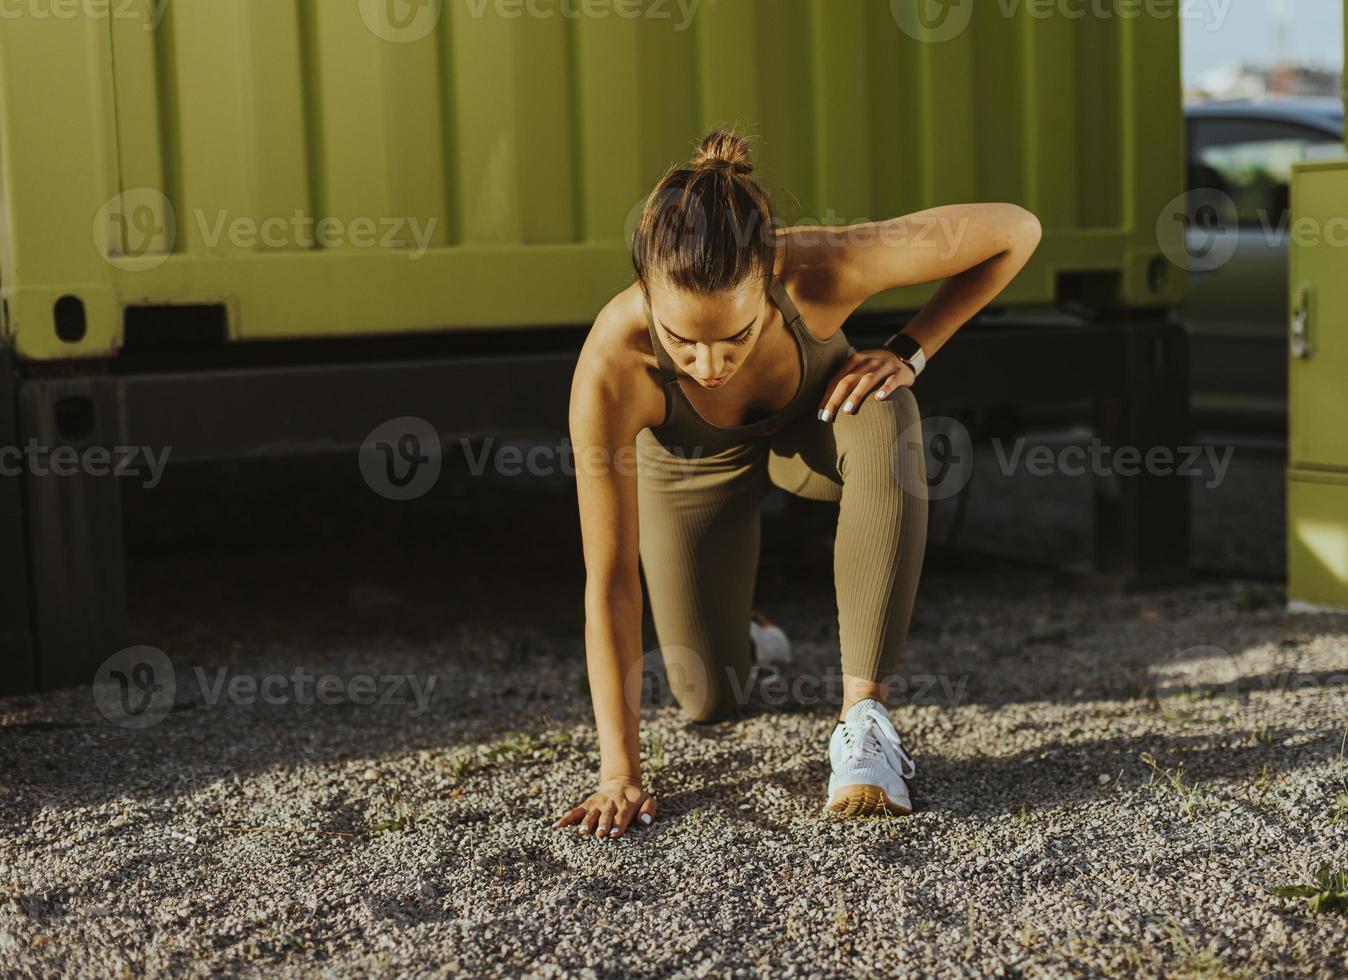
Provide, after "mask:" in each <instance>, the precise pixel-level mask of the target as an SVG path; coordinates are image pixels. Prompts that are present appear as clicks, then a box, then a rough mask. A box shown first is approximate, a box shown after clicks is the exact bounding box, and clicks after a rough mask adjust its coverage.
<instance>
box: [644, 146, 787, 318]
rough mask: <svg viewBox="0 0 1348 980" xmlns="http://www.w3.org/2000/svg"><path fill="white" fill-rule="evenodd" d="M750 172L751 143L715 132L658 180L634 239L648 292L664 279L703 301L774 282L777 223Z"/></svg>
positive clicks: (769, 205) (766, 198)
mask: <svg viewBox="0 0 1348 980" xmlns="http://www.w3.org/2000/svg"><path fill="white" fill-rule="evenodd" d="M753 170H754V164H753V160H752V159H751V157H750V155H749V144H748V141H747V140H745V139H744V137H742V136H739V135H737V134H735V133H732V132H728V131H726V130H724V129H718V130H716V131H715V132H713V133H711V134H709V135H708V136H707V138H706V139H704V140H703V141H702V144H701V145H700V146H699V147H698V149H697V152H696V153H694V154H693V158H692V160H691V161H690V162H689V163H688V164H687V165H686V166H682V167H674V168H671V169H670V170H669V171H668V172H667V173H666V174H665V176H664V177H663V178H661V180H660V183H659V184H657V185H656V187H655V190H654V191H652V192H651V195H650V197H648V198H647V199H646V206H645V207H644V209H643V210H642V212H641V219H640V220H639V221H638V222H637V226H636V231H635V233H634V234H633V236H632V265H633V267H634V268H635V269H636V274H637V281H638V282H640V283H641V288H642V291H643V292H645V293H646V294H647V295H648V296H649V295H650V290H649V288H648V285H649V283H650V281H651V280H652V279H664V280H665V281H666V282H668V283H669V284H670V285H671V286H673V287H675V288H677V289H681V290H683V291H685V292H690V293H696V294H699V295H704V296H705V295H711V294H714V293H718V292H721V291H722V290H725V289H733V288H735V287H736V286H738V285H740V284H741V283H742V282H744V280H746V279H748V278H749V277H751V276H755V275H761V276H764V277H766V276H769V275H771V274H772V266H773V257H774V254H775V251H776V247H775V239H774V234H773V233H774V230H775V228H776V215H775V213H774V211H773V207H772V199H771V198H770V197H769V195H768V193H767V192H766V191H765V190H763V188H762V186H761V185H760V184H759V183H758V181H757V180H756V179H754V177H753V176H751V175H752V174H753Z"/></svg>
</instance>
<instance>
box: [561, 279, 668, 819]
mask: <svg viewBox="0 0 1348 980" xmlns="http://www.w3.org/2000/svg"><path fill="white" fill-rule="evenodd" d="M611 305H612V304H611ZM621 336H622V331H621V329H620V324H619V322H617V315H616V314H615V313H613V312H612V311H611V309H609V308H606V309H605V311H604V312H603V313H601V314H600V316H599V318H598V319H597V320H596V321H595V326H594V328H593V329H592V330H591V331H590V334H589V337H588V338H587V339H586V342H585V345H584V347H583V348H582V350H581V353H580V358H579V360H578V361H577V364H576V372H575V375H574V377H573V379H572V384H571V402H570V409H569V419H570V430H571V445H572V451H573V453H574V458H575V470H576V494H577V498H578V502H579V508H580V525H581V537H582V540H583V547H584V555H585V663H586V669H587V671H588V673H589V678H590V698H591V701H592V702H593V705H594V717H595V726H596V729H597V731H598V735H599V787H598V789H597V790H596V792H594V793H593V794H591V795H590V797H589V798H588V799H586V800H585V801H584V802H582V803H581V804H580V805H578V806H576V807H574V808H572V809H571V810H570V811H569V812H567V813H566V814H565V815H564V816H563V817H562V818H561V819H560V820H558V822H557V823H556V825H555V826H558V827H565V826H569V825H571V824H575V825H577V830H578V831H579V832H580V833H583V834H584V833H589V834H593V835H594V836H596V837H617V836H620V835H621V834H622V833H623V832H624V831H625V830H626V829H627V827H628V825H629V824H630V823H631V821H632V820H633V819H634V818H635V817H637V816H638V814H640V815H641V819H642V823H650V821H651V820H652V819H654V817H655V799H654V797H652V796H651V795H650V794H649V793H647V792H646V791H645V789H644V787H643V786H642V779H641V747H640V740H639V725H640V706H641V684H642V649H641V647H642V643H641V617H642V593H641V578H640V573H639V570H638V569H639V561H640V559H639V551H640V549H639V540H640V539H639V531H638V519H637V482H636V480H637V478H636V436H637V433H638V432H639V431H640V430H641V429H642V428H645V427H646V426H647V425H649V424H651V421H650V419H646V418H644V417H643V416H644V415H646V414H647V413H648V412H649V411H650V410H651V409H652V407H653V404H654V402H653V400H652V391H653V390H654V391H655V393H658V394H659V396H660V399H661V403H660V404H661V408H663V392H659V391H658V388H655V386H652V385H651V384H650V383H649V380H648V378H647V377H646V375H645V372H644V371H643V370H642V368H641V365H640V360H639V359H638V357H637V355H636V354H635V353H634V352H632V351H624V350H623V349H622V341H621V339H620V338H621Z"/></svg>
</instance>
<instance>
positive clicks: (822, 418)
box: [819, 408, 828, 422]
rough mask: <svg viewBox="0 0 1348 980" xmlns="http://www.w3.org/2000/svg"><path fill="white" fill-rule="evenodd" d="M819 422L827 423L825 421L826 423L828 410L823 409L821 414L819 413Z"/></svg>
mask: <svg viewBox="0 0 1348 980" xmlns="http://www.w3.org/2000/svg"><path fill="white" fill-rule="evenodd" d="M819 421H820V422H827V421H828V409H827V408H826V409H824V410H823V411H822V412H820V413H819Z"/></svg>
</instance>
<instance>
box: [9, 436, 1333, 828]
mask: <svg viewBox="0 0 1348 980" xmlns="http://www.w3.org/2000/svg"><path fill="white" fill-rule="evenodd" d="M126 511H127V515H126V525H127V528H126V530H127V541H128V549H129V588H130V597H131V610H130V613H131V627H132V628H131V640H132V642H133V643H139V644H149V645H152V646H156V647H159V648H160V649H163V650H164V651H165V652H166V653H168V654H169V655H170V657H171V658H172V659H173V661H174V664H175V667H177V668H178V670H179V674H180V676H191V671H192V668H193V667H194V666H200V667H202V668H203V669H204V670H206V671H207V673H208V674H209V673H210V672H211V671H217V670H219V669H220V668H222V667H224V668H228V669H229V670H231V671H235V672H261V673H266V672H289V671H291V670H293V669H294V668H296V667H303V668H304V669H306V670H308V671H310V672H311V673H320V672H323V671H331V672H334V673H336V674H338V675H341V676H347V677H349V676H350V675H352V674H355V673H360V672H365V673H371V674H376V675H378V674H382V673H406V674H420V675H430V674H434V675H436V676H437V678H438V680H439V684H438V686H437V689H436V691H435V696H434V699H433V701H431V703H430V705H429V707H428V709H427V710H426V711H425V713H424V714H421V715H419V716H413V715H411V714H410V713H409V709H408V708H407V706H406V705H403V706H401V707H398V706H387V707H379V706H371V705H361V704H353V703H350V702H347V703H344V704H336V705H327V706H324V705H318V706H313V707H310V708H299V707H296V706H294V705H290V706H280V707H271V706H267V705H258V706H256V707H252V708H241V707H238V706H228V707H225V706H211V705H208V704H205V703H202V702H201V700H200V698H199V697H197V696H196V695H195V694H188V695H186V696H184V697H182V698H181V700H182V702H183V703H182V705H181V707H182V708H183V710H179V711H176V712H174V713H173V714H171V715H170V716H169V717H168V718H167V719H165V720H164V721H163V722H162V723H160V724H159V725H158V726H156V727H155V728H153V729H151V730H149V731H147V732H135V731H128V730H125V729H121V728H117V727H116V726H114V725H112V724H110V723H108V722H106V721H104V719H103V718H102V717H100V716H99V715H98V714H97V712H96V711H95V710H94V708H93V706H92V703H91V700H92V699H91V698H90V696H89V692H88V691H79V690H76V691H69V692H60V693H57V694H52V695H45V696H41V697H25V698H12V699H8V700H7V701H6V702H4V703H3V705H0V711H2V712H3V713H4V714H5V715H7V716H8V717H10V718H13V719H14V721H13V722H12V723H11V724H8V725H4V726H0V772H3V773H4V774H5V777H4V778H5V781H7V782H8V781H11V780H12V781H14V782H15V783H22V784H24V785H25V786H26V787H27V788H28V790H29V792H28V793H27V794H26V795H25V796H24V797H23V798H22V799H21V800H14V799H8V800H6V805H5V806H4V807H3V814H2V815H0V821H3V823H4V825H6V826H16V825H18V824H20V823H22V821H24V820H25V818H26V816H27V815H29V814H31V813H32V812H33V810H34V809H35V808H37V807H44V806H45V807H57V808H60V807H65V806H77V805H89V804H100V803H105V802H108V801H112V800H116V799H119V798H121V797H130V798H132V799H140V800H154V799H172V798H174V797H175V796H177V795H178V794H180V793H181V792H182V791H183V789H184V784H183V775H182V774H183V773H184V772H189V773H191V774H192V776H191V778H192V780H193V781H195V782H197V783H200V782H206V781H211V780H230V779H234V778H236V777H238V778H246V777H247V776H249V775H250V774H253V773H259V772H263V771H265V770H267V769H270V768H273V767H294V766H301V765H312V766H323V765H332V764H334V763H340V762H343V761H345V760H347V759H350V758H351V753H353V752H358V754H359V757H360V758H361V759H362V760H365V759H379V758H384V757H398V756H403V755H406V754H408V753H412V752H417V751H421V750H425V751H429V752H430V753H432V754H433V756H434V757H435V758H436V759H439V758H440V757H441V756H442V755H444V754H445V753H448V752H450V751H451V750H452V749H454V748H455V747H461V746H480V745H484V744H490V743H493V742H497V741H499V740H501V739H502V738H504V737H505V736H506V735H507V734H508V733H509V732H511V731H514V730H517V729H518V730H524V731H531V732H535V733H541V732H548V731H556V730H558V729H560V728H578V729H580V730H587V729H588V728H589V727H590V726H591V725H592V721H591V717H592V716H591V713H590V707H589V703H588V699H587V695H586V693H585V687H584V649H583V628H584V621H583V591H584V567H583V561H582V555H581V546H580V534H579V522H578V518H577V515H576V509H575V499H574V490H573V489H571V488H568V487H565V486H564V487H562V488H553V489H551V490H549V491H547V492H522V491H520V490H518V489H515V488H512V487H509V486H495V487H489V488H486V489H484V488H482V487H476V486H473V485H471V484H470V483H467V482H465V481H464V480H463V479H462V478H461V476H460V477H455V476H453V475H451V476H448V477H446V479H444V480H443V481H442V483H441V484H440V485H439V486H437V488H436V489H435V490H434V491H433V492H432V493H430V494H428V495H427V496H426V497H424V498H421V499H419V500H415V501H409V502H402V503H399V502H393V501H389V500H385V499H383V498H381V497H379V496H378V495H376V494H374V493H373V492H372V491H370V490H369V488H367V487H366V486H365V485H364V484H363V483H362V481H361V479H360V476H359V473H358V471H357V468H356V467H355V466H354V465H351V461H350V460H345V459H343V460H337V461H324V460H319V461H310V462H298V463H296V464H294V465H293V466H285V467H281V466H276V465H264V464H256V465H253V464H250V465H245V466H233V467H183V468H181V469H180V470H173V469H170V470H169V471H168V474H167V475H166V477H165V481H164V483H163V484H162V485H161V486H160V487H158V488H157V489H155V490H154V491H137V490H136V489H135V488H129V489H128V491H127V500H126ZM835 519H836V510H835V509H833V508H828V507H821V506H817V505H808V504H807V505H805V506H803V507H799V506H795V505H794V503H793V505H792V506H791V507H788V508H787V509H786V511H785V513H784V514H781V515H778V516H772V517H769V518H768V519H767V520H766V521H765V525H764V539H763V551H762V560H761V565H760V576H759V583H758V597H759V600H760V605H762V606H764V607H765V608H766V609H767V610H769V611H770V613H772V614H773V618H774V619H776V620H777V621H778V622H780V623H781V624H782V625H783V626H784V627H785V628H786V629H787V631H788V633H789V634H790V635H791V636H792V637H793V640H795V641H797V643H798V644H799V646H800V647H801V649H802V650H804V651H805V656H806V659H807V660H809V659H810V658H811V657H813V658H814V660H815V661H817V662H814V663H809V664H807V669H809V668H811V667H812V668H813V669H815V670H817V671H818V672H819V673H821V674H822V673H827V672H830V671H836V669H837V668H836V650H837V640H836V636H837V633H836V630H837V622H836V606H835V604H834V596H833V586H832V560H833V558H832V553H831V540H830V533H831V529H832V523H833V521H834V520H835ZM1270 519H1272V518H1270ZM1032 557H1033V556H1032ZM1044 557H1047V558H1051V557H1052V556H1044ZM1070 585H1071V580H1070V579H1065V578H1064V577H1062V576H1060V575H1057V574H1055V573H1053V572H1050V571H1035V570H1033V569H1029V568H1026V567H1025V566H1024V565H1023V564H1009V563H1003V562H1000V561H999V562H998V563H996V564H991V565H989V564H988V563H985V562H975V563H974V567H968V566H967V565H966V566H965V567H963V568H962V569H960V570H958V571H955V570H952V569H951V568H949V567H944V568H943V567H942V563H941V562H934V563H933V564H932V566H931V567H930V568H929V569H928V571H927V573H926V574H925V575H924V579H923V583H922V587H921V591H920V593H919V599H918V609H917V613H916V616H915V620H914V623H913V626H912V629H911V631H910V637H909V641H910V642H909V651H908V654H907V668H908V670H910V671H911V672H914V673H924V672H925V673H928V674H944V675H946V676H947V677H949V678H952V679H954V680H955V681H958V680H959V679H960V678H961V677H963V678H964V679H965V680H966V681H967V683H966V685H965V686H964V687H963V688H962V689H960V694H959V697H960V698H961V699H962V700H961V702H960V703H965V704H968V703H972V704H984V705H988V706H990V707H996V706H999V705H1003V704H1007V703H1009V702H1014V701H1057V702H1066V703H1076V702H1080V701H1083V700H1088V699H1091V698H1099V697H1109V698H1113V699H1129V698H1136V697H1140V696H1144V695H1145V692H1146V691H1147V689H1148V688H1149V686H1150V685H1151V683H1152V682H1151V676H1150V671H1151V669H1152V667H1153V666H1155V665H1157V664H1161V663H1163V662H1166V661H1167V660H1169V659H1170V658H1173V657H1174V656H1175V652H1176V651H1177V650H1180V649H1183V648H1184V647H1193V646H1199V645H1202V644H1207V643H1222V642H1226V643H1228V644H1230V645H1232V646H1233V647H1236V645H1237V644H1238V645H1239V646H1238V647H1237V648H1236V649H1233V651H1232V652H1239V649H1244V648H1247V647H1249V646H1250V645H1254V644H1263V643H1273V644H1278V643H1285V642H1287V634H1288V632H1289V630H1292V629H1294V628H1296V629H1302V630H1305V629H1310V628H1314V629H1317V630H1329V629H1334V630H1339V629H1342V630H1348V616H1344V617H1326V618H1323V619H1317V620H1315V621H1314V625H1313V627H1312V626H1309V625H1307V622H1306V621H1305V620H1304V618H1297V617H1287V616H1285V615H1283V614H1282V613H1281V612H1280V611H1279V610H1278V603H1279V601H1280V600H1279V598H1278V595H1277V592H1276V589H1271V588H1270V589H1264V590H1260V589H1253V590H1251V589H1246V590H1244V591H1239V590H1235V589H1233V586H1232V585H1231V584H1230V583H1224V582H1200V583H1197V584H1195V585H1194V586H1192V587H1191V588H1190V589H1189V590H1184V591H1183V592H1182V593H1179V592H1175V591H1171V592H1167V593H1161V594H1156V595H1128V596H1096V595H1091V594H1087V593H1081V594H1078V593H1075V592H1073V591H1072V590H1071V589H1070V588H1069V586H1070ZM1180 594H1183V595H1185V596H1187V598H1186V599H1185V600H1184V602H1187V603H1188V604H1189V605H1193V604H1194V603H1195V602H1198V601H1202V602H1208V603H1211V604H1213V605H1214V608H1217V609H1218V610H1219V611H1220V615H1216V614H1214V615H1212V616H1210V617H1208V618H1207V619H1203V620H1201V621H1200V622H1198V623H1197V624H1195V623H1194V622H1191V621H1186V620H1184V617H1185V616H1186V615H1187V611H1186V608H1184V602H1180V600H1178V599H1176V596H1177V595H1180ZM1228 600H1229V601H1228ZM1172 607H1173V608H1172ZM1175 621H1183V625H1182V628H1181V629H1177V627H1176V626H1175V625H1174V622H1175ZM1119 622H1123V623H1124V624H1126V625H1125V627H1124V628H1120V627H1119V626H1118V623H1119ZM1110 623H1112V624H1114V625H1113V626H1112V627H1111V629H1112V630H1113V632H1109V631H1107V630H1104V629H1103V628H1102V626H1103V625H1104V624H1110ZM644 639H645V642H646V644H647V647H646V648H647V649H651V648H652V647H653V646H654V645H655V640H654V632H653V629H652V627H651V623H650V621H649V617H648V618H647V621H646V623H645V637H644ZM110 652H111V651H110ZM1265 679H1266V678H1265V677H1264V676H1260V675H1256V676H1252V677H1248V678H1244V679H1242V680H1241V681H1240V682H1238V683H1237V688H1238V689H1258V687H1259V685H1260V684H1263V683H1264V682H1265ZM1315 680H1316V681H1317V682H1320V683H1322V684H1330V683H1341V681H1336V680H1334V678H1333V677H1332V676H1317V677H1316V678H1315ZM934 703H936V704H937V706H938V707H939V706H940V704H941V702H940V701H937V702H934ZM193 705H195V706H194V707H193ZM1141 706H1142V702H1139V710H1141ZM819 710H826V709H822V708H820V707H818V706H808V705H799V704H793V703H791V702H788V703H786V704H781V705H776V706H761V705H760V706H757V707H754V706H751V709H750V711H749V712H748V713H749V714H750V715H753V714H769V715H771V714H774V713H781V714H791V713H797V712H807V711H819ZM900 710H901V709H900ZM239 712H247V714H246V715H245V716H244V721H245V722H246V723H245V724H240V723H239V722H240V717H239V714H238V713H239ZM353 731H355V732H356V733H357V734H358V740H356V741H353V739H352V737H351V736H352V733H353ZM709 737H714V736H709ZM1205 741H1206V740H1195V741H1192V742H1191V741H1188V740H1185V739H1168V740H1167V739H1162V740H1160V741H1159V742H1157V741H1156V740H1149V741H1148V742H1147V743H1146V744H1142V745H1139V743H1137V742H1136V741H1135V740H1132V739H1120V740H1117V741H1110V740H1106V741H1102V742H1087V743H1081V744H1079V745H1073V746H1072V747H1071V748H1070V749H1063V750H1062V751H1061V753H1056V752H1050V753H1049V754H1048V755H1047V757H1045V758H1039V757H1037V756H1036V757H1035V758H1033V759H1030V758H1016V757H1012V758H1009V759H1003V758H998V759H995V760H994V759H989V760H985V761H982V760H980V761H973V762H967V763H960V764H958V765H952V764H949V763H944V762H942V761H941V759H940V757H939V756H938V755H935V754H926V753H924V755H926V759H927V762H926V765H925V766H924V776H925V779H924V785H925V786H930V787H932V790H931V798H932V799H933V800H940V801H941V802H940V806H942V807H945V808H950V809H952V810H953V811H955V812H964V813H971V814H979V815H986V816H989V817H995V816H999V815H1005V814H1008V813H1013V812H1015V810H1016V808H1018V807H1019V806H1020V805H1021V804H1022V803H1024V802H1025V801H1026V798H1027V796H1028V794H1027V793H1026V792H1022V793H1021V794H1020V798H1018V799H1006V798H1003V797H1001V796H999V795H996V794H991V795H986V796H970V797H968V798H967V801H966V798H965V797H963V796H961V795H959V794H960V793H961V792H966V793H967V792H973V791H975V790H976V789H977V788H978V787H980V786H985V785H1012V786H1015V785H1018V784H1019V783H1020V779H1008V778H1007V770H1008V767H1010V768H1011V770H1012V771H1015V770H1017V769H1019V770H1022V771H1023V778H1024V779H1025V780H1026V781H1029V782H1027V783H1026V785H1027V786H1028V785H1033V787H1034V790H1033V799H1034V802H1035V803H1036V804H1043V805H1050V804H1052V803H1055V802H1061V801H1070V800H1078V799H1080V800H1088V799H1094V798H1096V797H1097V796H1098V795H1099V793H1100V792H1101V791H1099V790H1098V789H1097V788H1096V787H1095V786H1094V785H1093V784H1092V783H1091V780H1093V779H1094V778H1095V776H1096V775H1097V774H1099V773H1104V772H1110V773H1112V772H1116V771H1117V770H1118V769H1119V768H1120V767H1127V766H1132V765H1135V764H1136V752H1137V751H1138V750H1139V749H1142V748H1145V749H1146V750H1147V751H1150V752H1152V754H1153V755H1155V756H1156V757H1157V758H1158V759H1160V758H1161V757H1162V754H1163V753H1177V754H1179V753H1182V754H1184V757H1185V758H1186V759H1187V760H1188V761H1189V764H1190V767H1191V769H1193V770H1194V771H1196V772H1202V773H1204V774H1205V775H1210V776H1227V777H1243V776H1245V775H1248V774H1249V772H1250V771H1251V770H1252V768H1254V767H1256V756H1257V753H1255V752H1253V751H1245V750H1242V749H1232V748H1227V747H1221V748H1218V747H1214V746H1206V747H1204V746H1203V745H1202V743H1203V742H1205ZM589 750H590V749H589V746H588V743H587V744H586V745H583V746H579V747H573V748H571V749H569V750H568V751H576V752H580V751H589ZM917 751H919V752H923V747H922V746H917ZM731 756H732V757H733V752H732V753H731ZM724 758H725V757H724V756H723V757H722V759H723V761H724ZM362 764H363V763H362ZM435 768H436V767H435V766H434V765H428V766H427V769H428V772H433V771H435ZM1087 768H1088V769H1089V772H1083V770H1084V769H1087ZM822 771H823V769H822V763H821V762H818V761H816V762H811V763H810V764H809V767H808V768H805V769H803V770H802V771H801V775H800V776H799V777H796V778H799V779H802V780H808V782H809V783H810V785H811V787H816V788H817V783H818V781H819V776H820V773H821V772H822ZM704 775H705V778H706V785H705V787H703V788H700V789H696V790H693V789H688V790H679V791H676V792H674V793H673V794H671V796H670V797H668V798H665V799H663V800H662V806H663V807H665V808H666V812H667V813H671V814H686V813H688V812H690V811H691V810H693V809H695V808H696V806H697V805H698V801H699V800H702V799H710V800H720V799H723V798H725V797H727V796H729V795H731V794H733V793H737V792H740V788H739V787H738V786H737V785H736V784H735V783H734V781H733V780H718V779H717V774H716V773H706V774H704ZM994 776H995V779H994ZM783 778H784V779H785V780H786V781H787V784H792V785H794V783H793V777H791V776H790V775H789V774H787V775H784V777H783ZM919 793H920V794H921V793H922V790H921V789H919ZM919 805H921V804H919Z"/></svg>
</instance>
